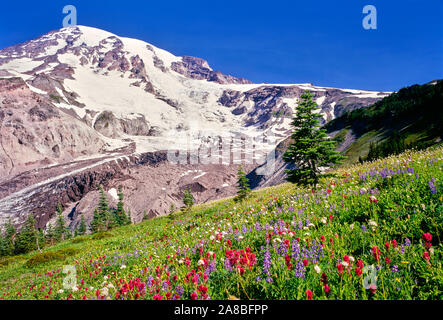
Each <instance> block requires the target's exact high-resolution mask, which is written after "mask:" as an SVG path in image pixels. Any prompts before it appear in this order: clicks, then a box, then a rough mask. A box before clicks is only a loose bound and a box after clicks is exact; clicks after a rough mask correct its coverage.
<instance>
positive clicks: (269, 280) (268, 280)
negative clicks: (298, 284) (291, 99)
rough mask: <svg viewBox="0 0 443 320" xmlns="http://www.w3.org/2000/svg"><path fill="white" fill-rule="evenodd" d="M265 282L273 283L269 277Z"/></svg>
mask: <svg viewBox="0 0 443 320" xmlns="http://www.w3.org/2000/svg"><path fill="white" fill-rule="evenodd" d="M266 282H267V283H273V282H274V280H273V279H272V278H271V277H269V278H266Z"/></svg>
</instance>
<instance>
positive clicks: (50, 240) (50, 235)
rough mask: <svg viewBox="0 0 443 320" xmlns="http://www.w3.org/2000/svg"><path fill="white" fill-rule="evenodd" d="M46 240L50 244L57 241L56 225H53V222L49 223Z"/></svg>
mask: <svg viewBox="0 0 443 320" xmlns="http://www.w3.org/2000/svg"><path fill="white" fill-rule="evenodd" d="M45 238H46V242H47V243H49V244H50V245H53V244H54V242H55V234H54V227H53V226H52V224H49V225H48V227H47V229H46V235H45Z"/></svg>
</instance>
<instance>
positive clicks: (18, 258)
mask: <svg viewBox="0 0 443 320" xmlns="http://www.w3.org/2000/svg"><path fill="white" fill-rule="evenodd" d="M21 260H25V258H23V257H22V256H14V257H2V258H1V259H0V267H6V266H7V265H9V264H11V263H13V262H17V261H21Z"/></svg>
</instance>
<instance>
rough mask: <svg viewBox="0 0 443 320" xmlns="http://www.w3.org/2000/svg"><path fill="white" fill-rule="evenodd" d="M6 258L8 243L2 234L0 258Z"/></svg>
mask: <svg viewBox="0 0 443 320" xmlns="http://www.w3.org/2000/svg"><path fill="white" fill-rule="evenodd" d="M3 256H6V241H5V237H4V236H3V235H2V234H0V257H3Z"/></svg>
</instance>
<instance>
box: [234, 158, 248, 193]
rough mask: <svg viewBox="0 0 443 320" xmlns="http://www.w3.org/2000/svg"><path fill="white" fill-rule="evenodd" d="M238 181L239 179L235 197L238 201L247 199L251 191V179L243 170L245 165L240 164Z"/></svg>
mask: <svg viewBox="0 0 443 320" xmlns="http://www.w3.org/2000/svg"><path fill="white" fill-rule="evenodd" d="M237 176H238V181H237V187H238V190H237V196H236V197H235V200H236V201H243V200H244V199H246V198H247V197H248V195H249V193H250V192H251V189H250V188H249V180H248V178H247V177H246V174H245V172H244V170H243V167H242V166H241V165H240V166H239V167H238V171H237Z"/></svg>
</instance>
